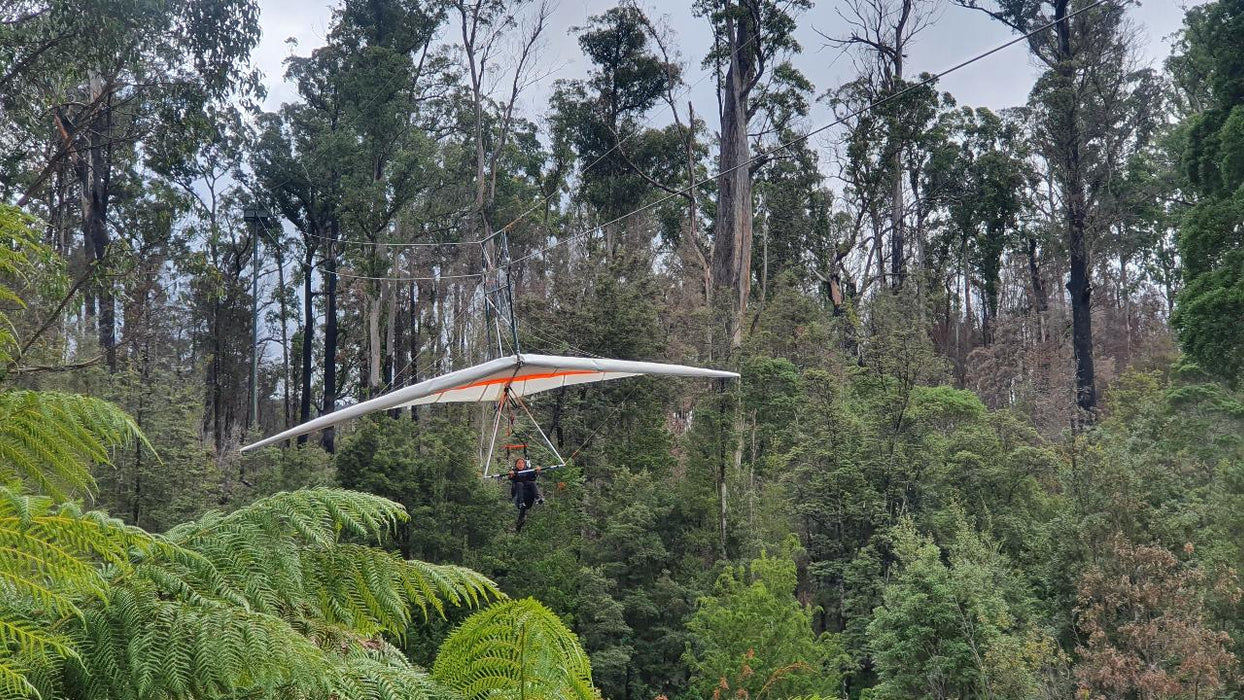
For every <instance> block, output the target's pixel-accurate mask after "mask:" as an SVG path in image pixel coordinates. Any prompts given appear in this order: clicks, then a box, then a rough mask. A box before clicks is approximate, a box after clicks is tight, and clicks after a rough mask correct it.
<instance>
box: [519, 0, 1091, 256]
mask: <svg viewBox="0 0 1244 700" xmlns="http://www.w3.org/2000/svg"><path fill="white" fill-rule="evenodd" d="M1112 1H1113V0H1097V1H1096V2H1094V3H1092V4H1090V5H1085V6H1084V7H1081V8H1080V9H1078V10H1075V11H1074V12H1071V13H1068V15H1067V16H1066V17H1065V18H1063V19H1062V20H1057V19H1056V20H1053V21H1051V22H1048V23H1046V24H1043V25H1041V26H1040V27H1037V28H1036V29H1033V30H1032V31H1030V32H1028V33H1026V34H1022V35H1020V36H1018V37H1015V38H1014V39H1011V40H1010V41H1007V42H1005V43H1002V44H999V45H997V46H995V47H993V48H992V49H989V50H988V51H985V52H984V53H980V54H977V55H975V56H973V57H972V58H969V59H967V60H965V61H962V62H960V63H958V64H956V65H954V66H951V67H950V68H947V69H945V70H943V71H941V72H939V73H934V74H933V75H930V76H929V77H927V78H925V79H924V80H921V81H918V82H915V83H912V84H911V85H908V86H907V87H905V88H903V89H902V90H899V91H898V92H894V93H891V94H889V95H886V96H885V97H883V98H881V99H879V100H876V101H874V102H871V103H869V104H867V105H865V106H863V107H861V108H859V109H857V110H855V111H853V112H851V113H849V114H847V115H846V116H843V117H839V118H838V119H835V120H833V121H831V122H829V123H827V124H823V125H821V126H819V127H817V128H815V129H813V130H811V131H809V132H807V133H804V134H802V135H800V136H797V137H795V138H793V139H791V140H789V141H787V142H785V143H780V144H778V145H776V146H774V147H773V148H770V149H768V150H766V151H764V152H762V153H757V154H756V155H754V156H752V157H751V158H749V159H747V160H746V161H743V162H742V163H739V164H738V165H735V166H733V167H730V168H726V169H724V170H720V171H718V172H717V173H715V174H713V175H709V176H707V177H705V178H703V179H701V180H697V181H695V182H693V183H691V184H690V185H687V186H686V187H683V188H681V189H677V190H675V189H674V188H673V187H670V188H669V190H670V191H669V192H668V194H665V195H663V196H661V197H658V198H657V199H655V200H653V201H651V202H649V203H647V204H645V205H643V206H640V207H637V208H635V209H633V210H631V211H629V212H627V213H625V214H622V215H621V216H618V217H615V218H613V219H610V220H608V221H606V222H604V223H601V224H596V225H595V226H592V227H590V228H586V229H583V230H581V231H579V232H577V233H574V234H571V235H569V236H566V237H564V238H562V239H560V240H558V241H557V242H556V243H552V244H550V245H547V246H545V247H543V248H540V249H539V250H535V251H533V252H531V253H528V254H527V255H524V256H523V257H521V258H518V259H517V260H514V261H513V264H518V263H522V262H526V261H527V260H530V259H532V258H535V257H537V256H539V255H543V254H544V253H547V252H548V251H550V250H553V249H554V248H558V247H560V246H562V245H565V244H567V243H569V242H571V241H573V240H576V239H579V238H582V237H584V236H586V235H588V234H591V233H594V232H596V231H600V230H602V229H604V228H605V227H607V226H612V225H613V224H616V223H619V222H621V221H625V220H626V219H629V218H630V217H632V216H635V215H636V214H641V213H643V212H646V211H648V210H650V209H655V208H656V207H658V206H661V205H662V204H664V203H666V202H668V201H670V200H672V199H674V198H676V197H683V196H685V195H686V194H687V193H689V192H691V191H692V190H694V189H696V188H699V187H703V186H704V185H707V184H710V183H712V182H715V181H716V180H717V178H719V177H721V176H722V175H728V174H730V173H732V172H734V171H736V170H739V169H740V168H745V167H749V166H751V165H752V164H753V163H756V162H757V161H760V160H763V159H767V158H771V157H773V155H774V154H777V153H780V152H782V151H785V150H787V149H789V148H791V147H793V146H797V145H799V144H801V143H803V142H804V141H807V140H808V139H810V138H812V137H813V136H816V135H817V134H819V133H821V132H823V131H826V130H828V129H832V128H833V127H835V126H839V125H841V124H844V123H846V122H847V121H849V120H851V119H854V118H856V117H858V116H860V115H863V114H866V113H868V112H870V111H872V110H874V109H876V108H878V107H881V106H882V105H885V104H888V103H890V102H893V101H895V100H897V99H899V98H901V97H903V96H904V95H907V94H908V93H911V92H914V91H916V90H919V89H920V88H923V87H926V86H928V85H930V84H932V83H935V82H937V81H938V80H941V79H942V78H944V77H946V76H947V75H950V74H951V73H954V72H955V71H958V70H960V69H962V68H966V67H967V66H970V65H972V64H973V63H976V62H978V61H981V60H984V59H986V58H988V57H990V56H992V55H994V54H996V53H998V52H999V51H1002V50H1004V49H1008V48H1010V47H1012V46H1014V45H1016V44H1018V43H1020V42H1022V41H1027V40H1028V39H1031V38H1032V37H1034V36H1036V35H1037V34H1040V33H1041V32H1044V31H1046V30H1048V29H1050V28H1051V27H1053V26H1054V25H1056V24H1058V23H1059V22H1061V21H1069V20H1071V19H1072V18H1073V17H1075V16H1077V15H1079V14H1082V13H1084V12H1088V11H1089V10H1092V9H1093V8H1096V7H1099V6H1101V5H1104V4H1107V3H1109V2H1112Z"/></svg>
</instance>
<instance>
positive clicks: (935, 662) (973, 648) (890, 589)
mask: <svg viewBox="0 0 1244 700" xmlns="http://www.w3.org/2000/svg"><path fill="white" fill-rule="evenodd" d="M894 548H895V554H896V555H897V557H898V559H899V562H900V568H899V570H898V573H897V574H895V575H894V576H893V578H892V579H891V580H890V582H889V583H887V584H886V586H885V590H884V594H883V596H884V597H883V600H884V603H883V605H882V607H880V608H878V609H877V611H876V612H875V614H874V616H873V620H872V622H871V623H870V624H869V626H868V634H869V646H870V648H871V650H872V651H873V654H874V656H873V658H874V662H875V663H876V666H877V675H878V679H879V682H878V684H877V685H876V686H875V687H874V688H873V689H872V691H871V692H870V695H869V697H871V698H877V700H882V699H883V698H944V697H997V698H1016V699H1020V698H1028V697H1032V696H1033V695H1034V694H1035V691H1036V687H1037V673H1038V671H1039V670H1040V668H1041V665H1042V664H1044V663H1046V662H1047V658H1045V656H1046V655H1048V654H1049V653H1050V651H1051V647H1050V645H1049V643H1048V642H1044V641H1043V640H1042V637H1041V636H1040V634H1039V633H1036V632H1025V631H1024V630H1023V628H1022V627H1021V625H1020V623H1019V621H1018V620H1017V617H1016V606H1017V604H1019V605H1021V606H1022V604H1023V602H1022V600H1020V601H1016V600H1015V598H1014V596H1015V594H1016V591H1015V585H1014V583H1013V582H1012V580H1011V574H1010V573H1009V571H1008V568H1009V567H1008V564H1007V562H1006V560H1005V558H1003V557H1002V556H1001V555H999V554H998V552H997V550H996V546H995V545H993V544H992V543H991V542H989V540H988V539H986V538H983V537H981V536H980V535H978V534H977V533H975V532H974V531H973V530H972V529H971V527H970V526H969V525H968V524H967V522H966V520H964V519H963V517H962V514H961V513H960V520H959V523H958V525H957V532H956V533H955V536H954V540H953V541H952V543H951V545H950V548H949V560H950V561H949V563H946V562H943V560H942V552H941V550H940V549H939V548H938V547H937V545H935V544H934V543H933V542H932V540H930V539H928V538H927V537H925V536H922V535H920V534H919V533H918V532H917V531H916V529H915V526H914V525H913V524H912V522H911V521H910V520H904V521H902V522H901V523H900V524H899V525H898V527H897V528H896V529H895V531H894ZM1034 635H1035V636H1034Z"/></svg>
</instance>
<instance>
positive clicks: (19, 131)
mask: <svg viewBox="0 0 1244 700" xmlns="http://www.w3.org/2000/svg"><path fill="white" fill-rule="evenodd" d="M3 12H4V20H5V21H4V22H3V23H2V25H3V28H0V56H2V57H3V58H4V59H7V60H5V61H4V64H5V66H6V67H5V69H4V71H3V73H2V74H0V86H3V90H2V92H3V94H4V95H5V97H4V98H3V99H4V103H5V104H4V110H3V113H4V115H5V116H4V118H3V128H4V129H5V130H6V131H8V132H9V134H10V138H11V140H12V141H13V142H14V146H15V147H17V148H22V149H23V150H25V151H26V153H27V154H38V156H37V157H34V158H30V157H28V156H27V157H20V158H18V159H16V162H17V163H19V165H18V167H16V168H10V169H8V171H7V172H6V174H5V175H4V177H5V180H6V182H5V186H6V188H8V189H10V190H16V191H18V192H20V193H21V195H20V198H19V201H20V202H21V203H22V204H26V203H28V202H29V203H31V204H32V205H41V206H40V207H39V210H40V211H43V212H46V213H48V214H49V215H50V216H49V220H50V222H52V223H53V225H56V226H65V227H68V226H69V225H70V220H71V218H72V217H73V216H74V215H77V216H78V217H79V218H80V230H81V233H82V238H83V245H82V250H83V253H84V254H83V259H84V261H85V263H86V269H84V270H81V271H80V272H79V273H78V274H79V276H82V277H84V278H85V277H87V276H90V277H92V278H93V279H92V281H91V283H90V284H86V285H82V286H83V287H85V290H86V293H87V295H86V299H85V310H84V313H85V314H86V316H88V317H89V318H91V319H92V323H93V325H94V326H95V327H96V329H97V335H98V340H99V345H100V348H101V350H102V352H103V354H104V358H105V361H106V363H107V365H108V367H109V369H110V370H113V371H115V370H116V369H117V362H118V357H117V327H118V316H117V313H118V307H117V300H116V295H115V288H114V287H115V283H114V280H113V278H112V276H110V275H108V274H103V273H104V271H105V269H106V268H107V267H108V266H109V265H111V264H113V263H115V262H117V261H116V260H114V259H113V258H114V257H115V255H113V256H112V257H110V256H109V253H110V251H112V250H113V242H114V241H113V235H114V232H113V228H114V227H113V226H112V225H111V223H110V222H111V219H110V217H111V216H112V211H111V208H112V207H113V206H114V204H116V200H117V198H118V196H120V195H121V193H120V192H119V191H118V190H117V185H118V178H119V177H121V176H119V175H118V173H119V172H120V171H123V170H124V168H125V167H126V164H127V163H132V162H133V161H134V160H135V159H136V158H137V157H138V156H139V150H138V145H139V144H143V143H145V142H146V141H148V140H149V139H150V138H151V136H152V134H154V133H164V134H166V135H167V134H179V135H180V136H181V138H183V139H186V140H192V139H193V138H194V136H195V135H196V132H195V130H194V129H186V128H184V126H185V125H186V124H187V123H192V122H193V121H194V120H193V119H187V115H194V114H196V113H198V112H200V111H202V110H203V109H205V108H206V107H208V106H209V105H212V104H217V103H221V102H223V101H225V100H228V99H231V98H232V97H235V96H238V95H241V96H246V95H248V94H251V93H253V91H254V90H256V89H257V83H256V79H255V76H254V74H253V73H252V72H250V71H249V70H247V59H248V56H249V54H250V51H251V49H252V48H253V47H254V45H255V43H256V42H257V41H258V36H259V26H258V8H257V5H256V4H255V3H254V2H252V1H251V0H191V1H187V2H176V3H151V2H146V1H145V0H125V1H124V2H85V3H82V2H62V1H60V0H46V1H34V0H32V1H29V2H27V1H25V0H23V1H22V2H19V3H16V4H8V5H6V8H5V10H4V11H3ZM85 36H89V37H91V40H90V41H82V40H81V38H82V37H85ZM5 161H6V162H8V163H14V162H15V161H14V159H13V158H10V157H6V158H5ZM74 195H76V196H74ZM60 235H62V236H65V237H67V233H61V234H60Z"/></svg>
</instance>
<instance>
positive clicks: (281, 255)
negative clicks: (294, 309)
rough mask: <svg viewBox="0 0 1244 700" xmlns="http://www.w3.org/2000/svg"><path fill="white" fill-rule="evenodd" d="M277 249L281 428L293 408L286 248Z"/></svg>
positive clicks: (275, 248)
mask: <svg viewBox="0 0 1244 700" xmlns="http://www.w3.org/2000/svg"><path fill="white" fill-rule="evenodd" d="M274 250H275V251H276V284H277V300H278V301H279V302H280V309H281V377H282V380H283V381H282V382H281V383H282V384H283V385H284V398H283V400H282V411H281V416H282V417H283V420H284V422H283V423H282V425H281V428H282V429H283V430H284V429H288V428H289V414H290V411H291V410H292V404H291V403H290V389H291V387H290V382H291V381H292V380H291V377H290V366H289V326H288V321H289V305H288V304H287V303H286V298H285V250H284V248H283V247H282V246H279V245H278V246H275V247H274Z"/></svg>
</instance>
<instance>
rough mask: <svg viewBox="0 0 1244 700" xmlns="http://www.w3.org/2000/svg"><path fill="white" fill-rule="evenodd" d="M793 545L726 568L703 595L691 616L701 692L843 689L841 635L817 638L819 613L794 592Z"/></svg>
mask: <svg viewBox="0 0 1244 700" xmlns="http://www.w3.org/2000/svg"><path fill="white" fill-rule="evenodd" d="M792 540H793V538H792ZM794 547H795V545H794V542H793V541H790V542H788V543H787V545H786V547H785V549H784V551H783V552H782V554H781V555H779V556H773V557H771V556H769V555H768V554H766V553H762V554H761V556H760V558H758V559H753V560H752V561H751V563H750V564H749V565H748V566H747V567H746V568H743V567H739V568H734V567H731V568H729V569H727V570H726V571H725V572H724V573H722V575H721V576H720V577H719V578H718V579H717V584H716V586H715V587H714V589H713V594H712V595H709V596H706V597H705V598H702V599H701V600H700V603H699V607H698V608H697V609H696V611H695V613H694V614H692V616H691V617H690V619H689V620H688V621H687V628H688V630H689V631H690V633H691V644H690V646H689V648H688V650H687V653H686V662H687V664H688V665H689V666H690V668H691V673H692V687H693V688H694V689H695V690H696V691H697V693H698V695H699V697H705V698H707V697H710V696H713V697H717V695H716V692H717V689H720V690H721V691H723V696H734V695H736V694H737V695H738V696H740V697H750V698H782V697H789V696H790V695H792V694H808V693H821V694H825V695H829V696H832V695H833V694H835V693H836V692H837V691H838V689H839V686H840V683H841V681H840V678H839V674H838V671H837V664H838V663H839V662H840V659H839V658H838V657H839V654H840V647H839V644H838V640H837V639H835V638H834V637H833V636H832V635H829V634H821V635H817V634H816V633H815V632H814V631H813V629H812V617H813V613H814V610H813V609H811V608H810V607H808V606H806V605H803V604H802V603H800V602H799V600H798V599H797V598H796V597H795V593H796V591H795V588H796V585H797V579H796V573H795V562H794V560H793V556H794V555H795V549H794Z"/></svg>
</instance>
